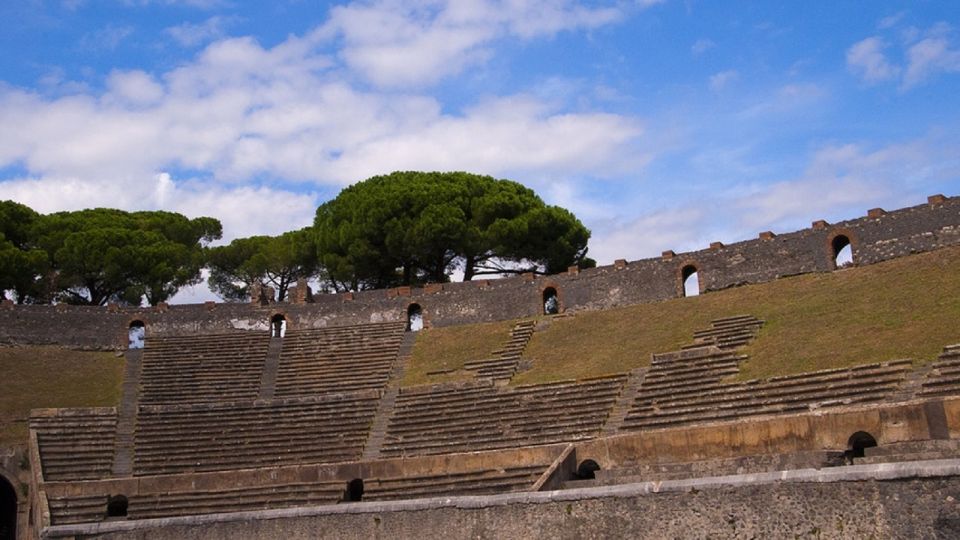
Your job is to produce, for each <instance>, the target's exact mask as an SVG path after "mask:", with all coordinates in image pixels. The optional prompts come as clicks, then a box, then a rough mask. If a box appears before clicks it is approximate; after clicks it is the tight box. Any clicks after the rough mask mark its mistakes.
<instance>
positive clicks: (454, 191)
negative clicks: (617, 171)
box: [314, 172, 592, 290]
mask: <svg viewBox="0 0 960 540" xmlns="http://www.w3.org/2000/svg"><path fill="white" fill-rule="evenodd" d="M314 226H315V230H316V235H317V249H318V253H319V257H320V262H321V264H322V267H323V268H324V269H325V272H326V276H325V277H327V278H328V279H329V281H330V282H331V283H332V285H333V286H334V288H335V289H338V290H354V289H365V288H382V287H390V286H394V285H397V284H407V285H409V284H415V283H422V282H425V281H433V282H443V281H447V280H448V279H449V275H450V273H452V272H453V270H454V269H456V268H457V267H460V268H463V271H464V279H465V280H470V279H472V278H473V277H475V276H477V275H482V274H501V273H520V272H527V271H534V272H540V273H551V272H557V271H559V270H561V269H565V268H566V267H567V266H570V265H573V264H581V265H585V266H589V265H591V264H592V261H591V260H590V259H587V258H586V251H587V247H586V245H587V240H588V239H589V237H590V232H589V231H588V230H587V229H586V228H585V227H584V226H583V224H581V223H580V222H579V221H578V220H577V219H576V217H574V216H573V214H571V213H570V212H568V211H566V210H564V209H562V208H557V207H553V206H547V205H546V204H544V202H543V201H542V200H541V199H540V198H539V197H537V195H536V194H535V193H534V192H533V191H532V190H530V189H528V188H526V187H524V186H522V185H520V184H518V183H516V182H511V181H508V180H497V179H494V178H492V177H489V176H480V175H475V174H469V173H464V172H454V173H438V172H431V173H424V172H396V173H393V174H390V175H387V176H376V177H373V178H370V179H368V180H366V181H363V182H360V183H358V184H355V185H353V186H351V187H349V188H347V189H344V190H343V191H342V192H341V193H340V194H339V195H338V196H337V198H336V199H334V200H332V201H329V202H327V203H326V204H324V205H322V206H320V208H318V209H317V216H316V220H315V222H314Z"/></svg>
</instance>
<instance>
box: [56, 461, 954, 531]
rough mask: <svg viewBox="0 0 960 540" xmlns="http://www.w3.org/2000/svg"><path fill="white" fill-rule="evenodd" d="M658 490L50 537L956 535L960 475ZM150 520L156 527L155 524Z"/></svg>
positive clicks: (227, 519) (164, 524)
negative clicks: (658, 491)
mask: <svg viewBox="0 0 960 540" xmlns="http://www.w3.org/2000/svg"><path fill="white" fill-rule="evenodd" d="M644 488H646V489H649V488H650V486H649V484H635V485H632V486H614V487H610V488H598V489H592V490H569V491H555V492H540V493H522V494H510V495H498V496H486V497H464V498H454V499H439V498H437V499H424V500H420V501H399V502H394V503H360V504H345V505H336V506H327V507H324V508H320V507H317V508H298V509H288V510H275V511H265V512H247V513H240V514H233V515H225V514H220V515H210V516H194V517H189V518H168V519H163V520H147V521H146V522H142V523H137V522H129V523H123V522H114V523H107V524H98V525H97V526H74V527H70V526H62V527H54V528H52V529H48V530H47V536H46V537H47V538H64V537H67V538H79V537H82V538H100V539H108V538H109V539H120V538H152V539H161V540H162V539H167V538H170V539H174V538H176V539H182V538H190V539H195V540H199V539H210V540H219V539H228V538H230V539H232V538H289V539H299V538H303V539H307V538H364V539H366V538H418V539H429V538H443V539H448V538H451V539H452V538H817V539H825V538H957V536H958V535H960V507H958V505H957V503H956V500H957V497H960V477H956V476H954V477H947V478H903V479H895V480H891V481H876V480H861V481H829V482H820V481H818V480H817V479H814V478H811V480H810V481H808V482H789V483H786V482H783V483H782V482H768V483H748V484H746V485H729V486H725V487H722V486H702V487H701V486H698V485H697V484H696V483H695V482H693V483H691V485H690V486H689V487H686V489H684V490H682V491H669V492H661V493H652V492H649V491H645V489H644ZM150 521H152V523H150Z"/></svg>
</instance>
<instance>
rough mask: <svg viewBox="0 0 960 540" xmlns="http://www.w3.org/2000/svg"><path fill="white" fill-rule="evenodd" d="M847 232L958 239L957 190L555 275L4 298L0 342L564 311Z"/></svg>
mask: <svg viewBox="0 0 960 540" xmlns="http://www.w3.org/2000/svg"><path fill="white" fill-rule="evenodd" d="M839 235H842V236H844V237H846V238H847V239H849V241H850V243H851V247H852V252H853V259H854V264H857V265H867V264H874V263H878V262H881V261H885V260H889V259H893V258H897V257H902V256H906V255H909V254H912V253H921V252H925V251H931V250H934V249H939V248H944V247H949V246H955V245H960V197H952V198H945V197H941V196H932V197H930V198H929V199H928V201H927V203H926V204H922V205H918V206H914V207H910V208H905V209H901V210H896V211H891V212H885V211H883V210H881V209H873V210H870V211H869V213H868V216H867V217H863V218H858V219H853V220H848V221H843V222H840V223H836V224H828V223H826V222H823V221H816V222H814V223H813V224H812V226H811V227H810V228H809V229H804V230H802V231H797V232H793V233H787V234H781V235H774V234H772V233H760V235H759V237H758V238H757V239H754V240H748V241H742V242H737V243H733V244H729V245H723V244H721V243H719V242H714V243H713V244H711V246H710V247H709V248H708V249H704V250H700V251H693V252H688V253H679V254H674V253H673V252H670V251H668V252H664V254H663V256H661V257H658V258H652V259H643V260H638V261H631V262H626V261H617V263H615V264H613V265H609V266H602V267H598V268H593V269H587V270H583V271H576V270H575V269H573V270H571V271H570V272H567V273H563V274H557V275H552V276H537V277H534V276H533V275H524V276H518V277H512V278H508V279H500V280H479V281H473V282H465V283H446V284H443V285H439V284H435V285H428V286H426V287H424V288H414V289H411V288H409V287H401V288H398V289H389V290H376V291H362V292H357V293H346V294H318V295H314V296H313V302H312V303H306V304H294V303H283V304H273V305H267V306H261V305H250V304H221V303H216V304H214V303H207V304H195V305H178V306H169V307H167V306H160V307H158V308H110V307H107V308H96V307H72V306H13V305H10V304H9V303H5V304H4V305H3V306H0V344H3V343H31V344H37V343H57V344H63V345H68V346H76V347H101V348H122V347H124V346H125V345H126V340H127V335H126V329H127V327H128V325H129V323H130V322H131V321H134V320H141V321H143V322H144V323H145V324H146V328H147V336H148V338H149V336H151V335H178V334H189V333H198V332H205V333H211V332H228V331H237V330H260V331H266V330H267V328H268V322H269V320H270V318H271V317H272V316H273V315H275V314H276V313H282V314H284V316H285V317H286V318H287V321H288V328H290V329H296V328H308V327H322V326H330V325H347V324H360V323H370V322H383V321H395V320H403V319H404V318H405V317H406V313H407V308H408V307H409V305H410V304H411V303H417V304H419V305H420V306H421V307H422V309H423V315H424V319H425V321H426V323H427V324H428V325H433V326H447V325H456V324H466V323H475V322H484V321H494V320H505V319H514V318H520V317H528V316H533V315H537V314H540V313H542V310H543V303H542V299H543V296H542V295H543V291H544V290H545V289H546V288H547V287H553V288H555V289H556V290H557V293H558V298H559V301H560V308H561V310H581V309H605V308H610V307H615V306H622V305H630V304H637V303H643V302H656V301H661V300H666V299H669V298H676V297H678V296H682V295H683V283H682V275H683V270H684V268H686V267H688V266H692V267H693V268H695V269H696V270H697V272H698V277H699V280H700V289H701V291H704V292H706V291H712V290H720V289H725V288H728V287H733V286H737V285H743V284H750V283H762V282H767V281H771V280H774V279H777V278H780V277H784V276H791V275H796V274H804V273H809V272H826V271H830V270H833V269H834V267H835V265H834V255H835V254H834V248H833V240H834V239H835V238H836V237H837V236H839Z"/></svg>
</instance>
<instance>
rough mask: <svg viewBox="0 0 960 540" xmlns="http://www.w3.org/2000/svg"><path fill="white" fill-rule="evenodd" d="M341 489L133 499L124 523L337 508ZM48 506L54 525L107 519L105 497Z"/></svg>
mask: <svg viewBox="0 0 960 540" xmlns="http://www.w3.org/2000/svg"><path fill="white" fill-rule="evenodd" d="M344 487H345V483H344V482H338V481H329V482H310V483H298V484H279V485H261V486H253V487H238V488H228V489H216V490H191V491H189V492H174V493H157V494H150V495H132V496H130V497H129V498H128V506H127V516H126V518H125V519H150V518H163V517H172V516H187V515H202V514H215V513H223V512H244V511H249V510H268V509H275V508H294V507H298V506H310V505H322V504H336V503H337V502H339V501H340V500H341V499H342V498H343V493H344ZM48 502H49V505H50V517H51V521H52V523H53V525H65V524H70V523H91V522H98V521H103V520H105V519H107V517H106V516H107V496H106V495H88V496H61V497H49V498H48Z"/></svg>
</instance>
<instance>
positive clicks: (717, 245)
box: [710, 242, 723, 251]
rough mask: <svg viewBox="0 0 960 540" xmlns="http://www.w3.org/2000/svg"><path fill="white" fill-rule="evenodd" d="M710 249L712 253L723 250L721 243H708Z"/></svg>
mask: <svg viewBox="0 0 960 540" xmlns="http://www.w3.org/2000/svg"><path fill="white" fill-rule="evenodd" d="M710 249H712V250H714V251H716V250H718V249H723V242H710Z"/></svg>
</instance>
